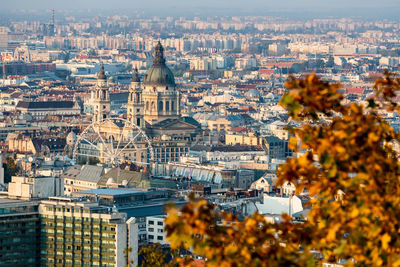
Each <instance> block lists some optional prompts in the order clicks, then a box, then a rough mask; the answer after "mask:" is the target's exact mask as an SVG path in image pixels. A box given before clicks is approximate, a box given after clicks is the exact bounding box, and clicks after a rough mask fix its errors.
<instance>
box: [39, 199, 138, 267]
mask: <svg viewBox="0 0 400 267" xmlns="http://www.w3.org/2000/svg"><path fill="white" fill-rule="evenodd" d="M39 213H40V221H41V236H40V249H41V253H40V265H41V266H104V267H107V266H109V267H111V266H117V267H122V266H126V264H127V257H126V255H125V254H126V252H125V251H126V249H127V248H132V250H131V252H129V256H128V258H129V261H131V260H133V262H134V264H135V265H134V266H136V264H137V262H138V260H137V259H138V258H137V251H138V239H137V237H138V227H137V224H135V219H134V218H130V219H127V215H126V213H118V212H113V211H112V209H111V208H109V207H104V206H100V205H99V203H97V202H87V201H82V199H81V198H57V197H53V198H50V199H49V200H43V201H42V202H41V204H40V205H39Z"/></svg>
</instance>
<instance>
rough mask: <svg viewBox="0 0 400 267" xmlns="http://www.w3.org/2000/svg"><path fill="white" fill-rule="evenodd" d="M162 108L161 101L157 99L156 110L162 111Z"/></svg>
mask: <svg viewBox="0 0 400 267" xmlns="http://www.w3.org/2000/svg"><path fill="white" fill-rule="evenodd" d="M162 110H163V102H162V101H159V102H158V111H162Z"/></svg>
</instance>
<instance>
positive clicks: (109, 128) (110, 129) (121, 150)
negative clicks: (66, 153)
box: [73, 118, 154, 166]
mask: <svg viewBox="0 0 400 267" xmlns="http://www.w3.org/2000/svg"><path fill="white" fill-rule="evenodd" d="M89 158H96V159H97V160H98V161H99V162H100V163H103V164H105V165H108V166H118V165H119V164H121V163H124V162H132V163H134V164H136V165H138V166H146V165H149V164H151V162H153V161H154V150H153V147H152V144H151V141H150V139H149V138H148V136H147V135H146V133H145V132H144V131H143V130H142V129H141V128H140V127H138V126H137V125H136V124H134V123H132V122H130V121H128V120H126V119H122V118H106V119H103V120H102V121H100V122H92V123H91V124H89V125H88V126H87V127H86V128H85V129H84V130H83V131H82V132H81V133H80V135H79V136H78V137H77V140H76V143H75V145H74V149H73V160H74V161H75V163H77V162H79V161H80V160H88V159H89Z"/></svg>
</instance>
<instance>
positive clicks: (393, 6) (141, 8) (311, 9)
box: [2, 0, 400, 19]
mask: <svg viewBox="0 0 400 267" xmlns="http://www.w3.org/2000/svg"><path fill="white" fill-rule="evenodd" d="M2 9H3V12H4V11H6V12H4V14H6V13H7V14H8V11H9V10H13V11H14V13H15V12H16V13H18V12H19V11H21V12H24V13H32V12H39V11H43V10H49V9H58V11H59V12H61V13H62V12H70V11H75V12H76V11H77V10H86V11H88V12H87V14H88V15H89V14H93V15H96V14H123V15H127V14H133V13H135V12H138V13H142V14H144V15H149V16H152V15H171V16H172V15H177V16H178V15H179V16H208V15H226V16H229V15H283V16H294V17H345V16H350V17H366V18H369V17H371V18H372V17H379V18H388V19H398V16H396V15H397V14H398V13H399V11H400V6H399V5H398V3H397V1H395V0H384V1H380V2H379V6H376V1H371V0H368V1H359V0H357V1H344V0H341V1H324V2H321V1H316V0H306V1H295V0H289V1H283V2H278V1H269V0H268V1H262V0H250V1H247V2H246V5H245V6H243V3H242V2H241V1H239V0H233V1H232V0H220V1H217V2H215V1H211V0H206V1H201V2H199V1H182V0H170V1H160V0H150V1H146V2H144V1H137V0H134V1H128V0H117V1H112V2H110V1H106V0H100V1H95V0H87V1H84V2H82V1H77V0H72V1H68V2H65V1H49V0H40V1H34V2H33V1H28V0H17V1H8V2H6V3H3V6H2Z"/></svg>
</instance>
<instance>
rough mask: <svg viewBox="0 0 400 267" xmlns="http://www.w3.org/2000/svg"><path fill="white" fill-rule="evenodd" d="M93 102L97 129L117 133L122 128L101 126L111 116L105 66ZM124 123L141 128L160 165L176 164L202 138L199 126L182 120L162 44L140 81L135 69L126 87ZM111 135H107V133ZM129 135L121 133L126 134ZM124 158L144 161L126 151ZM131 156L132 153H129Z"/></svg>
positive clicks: (159, 44)
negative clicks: (191, 145)
mask: <svg viewBox="0 0 400 267" xmlns="http://www.w3.org/2000/svg"><path fill="white" fill-rule="evenodd" d="M94 96H95V97H94V101H93V110H94V114H93V122H94V123H98V125H99V126H98V127H100V128H101V127H103V128H108V127H110V128H112V129H113V131H115V132H116V134H117V132H120V131H121V127H119V126H118V125H115V124H113V125H112V126H110V125H104V124H102V123H103V122H104V120H105V119H107V118H109V114H110V106H111V104H110V92H109V88H108V85H107V77H106V75H105V73H104V67H103V66H102V67H101V70H100V73H99V75H98V80H97V85H96V88H95V92H94ZM126 108H127V114H126V118H127V120H128V121H129V122H130V123H132V124H135V125H137V126H138V127H140V128H141V129H142V130H143V132H145V133H146V135H147V136H148V137H149V139H150V141H151V144H152V147H153V151H154V160H155V161H156V162H159V163H165V162H170V161H178V159H179V157H180V156H182V155H185V154H186V153H187V152H188V151H189V147H190V144H191V143H192V142H193V141H194V140H198V137H199V135H201V133H202V131H201V127H200V125H199V123H198V122H197V121H196V120H194V119H193V118H191V117H181V114H180V95H179V91H177V90H176V84H175V78H174V75H173V74H172V72H171V70H170V69H169V68H168V66H167V65H166V64H165V58H164V48H163V47H162V45H161V43H160V42H158V44H157V45H156V47H155V54H154V60H153V65H152V66H151V67H150V68H149V69H148V70H147V72H146V74H145V75H144V77H143V80H142V81H141V80H140V78H139V75H138V70H137V68H135V71H134V74H133V77H132V81H131V84H130V86H129V96H128V103H127V105H126ZM109 134H110V133H109ZM128 134H129V133H126V134H125V133H124V135H125V136H126V135H128ZM124 153H126V155H124V158H126V159H132V160H134V159H135V158H136V159H137V161H138V162H139V161H141V160H140V159H139V158H140V157H141V158H142V159H144V157H145V156H144V155H143V153H141V155H136V154H135V153H137V151H136V152H135V151H134V149H132V150H131V151H130V150H129V149H127V151H125V152H124ZM132 153H133V154H132Z"/></svg>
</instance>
